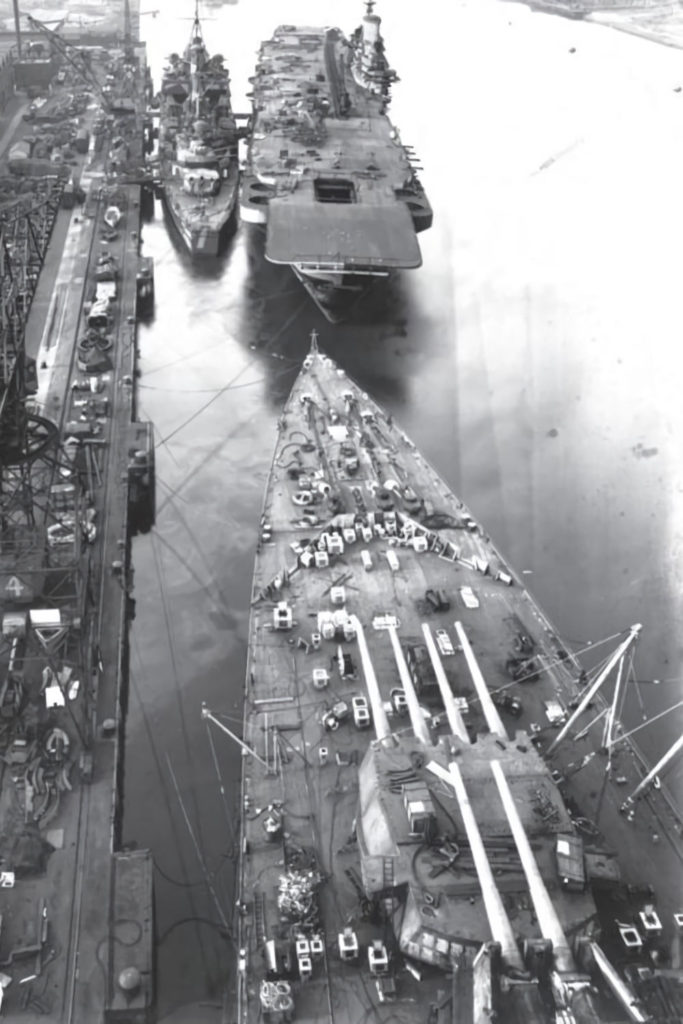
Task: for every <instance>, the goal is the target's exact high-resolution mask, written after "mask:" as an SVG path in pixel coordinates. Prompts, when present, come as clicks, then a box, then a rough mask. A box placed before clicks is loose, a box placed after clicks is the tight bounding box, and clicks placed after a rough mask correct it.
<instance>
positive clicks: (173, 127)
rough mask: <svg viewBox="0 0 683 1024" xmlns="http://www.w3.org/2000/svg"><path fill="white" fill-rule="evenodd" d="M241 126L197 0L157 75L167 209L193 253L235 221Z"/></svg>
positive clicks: (217, 241)
mask: <svg viewBox="0 0 683 1024" xmlns="http://www.w3.org/2000/svg"><path fill="white" fill-rule="evenodd" d="M237 141H238V132H237V126H236V123H235V118H234V116H233V112H232V106H231V99H230V73H229V71H228V69H227V68H226V67H225V65H224V63H223V57H222V56H221V55H220V54H215V55H214V56H210V55H209V52H208V50H207V48H206V44H205V42H204V37H203V35H202V28H201V23H200V21H199V14H198V2H197V6H196V7H195V16H194V20H193V23H192V32H191V35H190V41H189V43H188V45H187V47H186V49H185V52H184V54H183V55H182V57H181V56H179V55H178V54H171V56H170V57H169V59H168V63H167V65H166V67H165V68H164V72H163V76H162V82H161V97H160V115H159V169H160V179H161V190H162V198H163V200H164V203H165V206H166V209H167V211H168V215H169V217H170V219H171V221H172V223H173V225H174V226H175V229H176V230H177V232H178V235H179V236H180V238H181V239H182V241H183V243H184V245H185V246H186V247H187V249H188V250H189V252H190V253H191V254H192V255H193V256H215V255H217V254H218V253H219V252H220V251H221V249H222V248H223V246H224V244H225V242H226V239H227V238H228V236H229V234H230V232H231V231H232V230H234V227H235V216H236V204H237V193H238V184H239V165H238V158H237Z"/></svg>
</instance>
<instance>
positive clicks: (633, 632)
mask: <svg viewBox="0 0 683 1024" xmlns="http://www.w3.org/2000/svg"><path fill="white" fill-rule="evenodd" d="M641 629H642V626H641V625H640V623H636V625H635V626H631V629H630V631H629V635H628V636H627V637H626V639H625V640H623V641H622V643H620V644H619V646H618V647H617V649H616V651H615V652H614V654H613V655H612V657H611V658H610V659H609V661H608V662H607V664H606V665H605V667H604V668H603V670H602V672H600V673H599V674H598V676H597V678H596V680H595V682H594V683H593V684H592V685H591V686H589V687H588V689H587V690H586V692H585V693H584V695H583V697H582V698H581V700H580V702H579V704H578V707H577V708H576V710H575V711H574V713H573V714H572V715H570V717H569V718H568V719H567V721H566V722H565V724H564V725H563V726H562V728H561V729H560V731H559V733H558V734H557V736H556V737H555V739H554V740H553V742H552V743H551V744H550V746H549V747H548V753H549V754H551V753H552V752H553V750H554V749H555V747H556V746H558V744H559V743H561V742H562V740H563V739H564V737H565V736H566V735H567V733H568V732H569V730H570V729H571V727H572V725H573V724H574V722H575V721H576V719H577V718H578V717H579V715H581V714H583V711H584V710H585V708H587V707H588V705H589V704H590V702H591V700H592V699H593V697H594V696H595V694H596V693H597V692H598V690H599V689H600V687H601V686H602V684H603V683H604V682H605V680H606V679H607V677H608V675H609V674H610V672H611V671H612V669H613V668H614V666H615V665H616V664H617V662H618V661H621V659H622V658H623V657H624V655H625V654H626V651H627V650H628V649H629V647H630V646H631V644H632V643H634V641H636V640H637V639H638V636H639V634H640V630H641Z"/></svg>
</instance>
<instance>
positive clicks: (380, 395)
mask: <svg viewBox="0 0 683 1024" xmlns="http://www.w3.org/2000/svg"><path fill="white" fill-rule="evenodd" d="M243 230H244V232H245V235H246V247H247V258H248V269H249V273H248V276H247V279H246V281H245V285H244V287H245V303H244V322H243V329H242V330H241V331H240V341H241V342H242V343H243V344H246V345H248V347H249V348H250V349H252V350H253V351H254V352H256V353H257V354H258V355H259V356H260V358H261V362H262V365H263V367H264V369H265V372H266V379H267V388H266V392H265V395H264V397H265V398H266V400H267V401H268V402H269V403H270V405H271V406H272V407H273V408H275V409H279V408H281V407H282V405H283V404H284V402H285V401H286V399H287V397H288V395H289V392H290V390H291V387H292V384H293V383H294V380H295V379H296V376H297V373H298V372H299V369H300V367H301V363H302V362H303V360H304V358H305V356H306V354H307V352H308V350H309V348H310V344H311V333H312V332H313V331H315V332H316V334H317V336H318V345H319V348H320V349H321V351H323V352H326V353H327V354H328V355H329V356H331V358H332V359H334V360H335V362H336V363H338V364H339V366H340V367H341V368H342V369H343V370H345V372H346V373H348V374H349V376H351V377H353V379H354V380H355V381H356V382H357V383H358V384H359V385H360V386H361V387H362V388H363V389H365V390H367V391H368V393H369V394H370V395H371V396H372V397H373V398H374V399H375V400H376V401H378V402H380V403H382V404H388V405H390V406H391V407H393V408H398V407H400V406H402V405H403V404H404V403H405V402H406V401H407V388H408V382H409V379H410V378H411V376H413V375H414V374H415V373H416V372H417V369H418V361H422V360H424V359H425V357H428V355H429V353H428V352H427V351H425V350H424V349H417V348H415V347H414V346H413V345H412V344H411V343H410V340H409V339H410V336H411V331H410V324H411V321H412V319H413V313H414V311H413V309H412V307H411V293H410V290H409V288H408V287H407V283H406V280H405V277H404V276H403V275H400V274H399V275H396V276H395V277H393V278H390V279H389V280H388V281H386V282H384V281H380V282H378V283H376V285H375V286H374V287H373V289H372V290H371V292H370V294H369V295H368V297H367V300H366V301H365V302H364V304H363V308H362V309H359V310H355V311H354V313H353V315H352V316H351V317H350V318H349V320H348V321H345V322H343V323H339V324H332V323H330V322H329V321H328V320H327V319H326V318H325V316H324V315H323V314H322V313H321V312H320V310H319V309H318V308H317V307H316V305H315V303H314V302H313V300H312V299H311V298H310V296H309V295H308V294H307V292H306V290H305V288H304V287H303V285H302V284H301V283H300V282H299V281H298V280H297V278H296V277H295V275H294V273H293V271H292V270H291V269H290V268H289V267H286V266H277V265H275V264H273V263H269V262H268V260H266V258H265V255H264V232H263V231H262V230H261V229H258V228H253V227H244V228H243ZM283 364H284V366H285V367H286V366H289V368H290V369H289V372H283Z"/></svg>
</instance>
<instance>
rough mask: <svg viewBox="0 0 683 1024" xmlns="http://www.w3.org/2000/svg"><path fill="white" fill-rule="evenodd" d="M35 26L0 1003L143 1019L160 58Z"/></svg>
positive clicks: (149, 962) (19, 232)
mask: <svg viewBox="0 0 683 1024" xmlns="http://www.w3.org/2000/svg"><path fill="white" fill-rule="evenodd" d="M126 9H127V4H126ZM125 23H126V25H127V26H129V18H126V20H125ZM31 27H32V30H33V31H36V32H37V31H41V32H43V33H44V36H45V38H46V39H47V49H48V53H49V57H48V58H47V60H48V62H49V63H50V64H51V65H52V67H51V72H52V74H53V75H54V76H55V78H54V80H53V82H52V88H51V92H50V99H49V101H48V103H47V104H45V107H44V108H43V107H40V108H38V109H37V112H35V113H34V114H33V121H34V123H33V125H32V126H31V127H32V129H33V131H35V126H37V127H38V128H40V127H41V122H42V121H43V119H44V124H45V125H48V126H49V131H48V133H45V134H44V135H43V136H42V138H47V137H48V135H49V137H50V138H51V140H52V142H51V143H50V146H51V152H49V153H47V159H46V160H43V159H41V158H40V157H39V155H38V154H37V153H36V152H35V147H34V152H33V153H29V152H28V151H27V150H26V149H25V147H22V146H21V145H19V143H17V144H16V145H15V146H14V157H13V159H12V160H11V161H10V164H11V165H12V166H11V170H9V169H7V168H5V167H3V169H2V185H3V200H2V203H1V204H0V237H1V241H2V244H0V289H1V292H0V294H1V298H2V313H3V316H2V321H1V322H0V338H1V341H2V347H1V352H2V360H1V362H0V623H1V631H0V633H1V635H0V670H1V671H0V754H1V763H0V782H1V785H0V826H1V827H0V858H1V860H0V866H1V873H0V886H1V887H2V892H1V894H0V914H1V927H0V995H1V997H2V1013H3V1014H4V1015H5V1016H6V1017H7V1018H8V1019H11V1020H13V1021H28V1022H32V1021H38V1020H46V1019H47V1020H54V1021H60V1022H62V1024H64V1022H74V1024H75V1022H78V1024H96V1022H100V1021H107V1022H114V1021H123V1020H125V1021H127V1022H132V1024H149V1022H152V1021H153V1020H154V954H153V910H152V863H151V856H150V854H149V852H148V851H145V850H135V851H125V850H123V849H121V835H120V832H121V813H122V787H123V735H124V732H123V730H124V720H125V713H126V704H127V687H128V640H127V635H128V623H129V621H130V618H131V615H132V614H133V608H134V601H133V599H132V569H131V565H130V539H131V537H132V535H133V534H134V533H135V532H136V531H139V530H146V529H149V527H150V525H151V523H152V520H153V516H154V463H153V442H152V431H151V426H150V425H149V424H148V423H140V422H138V421H137V417H136V399H135V393H136V389H135V378H136V345H137V327H136V324H137V320H138V318H139V317H141V316H144V315H148V314H149V312H150V311H151V305H152V302H153V274H152V267H151V261H149V260H148V259H145V258H144V257H142V256H141V255H140V226H141V220H140V217H141V186H140V170H139V169H140V166H141V164H142V148H143V130H144V120H143V113H144V108H145V104H146V101H147V95H148V84H149V79H148V75H147V71H146V60H145V51H144V47H143V46H142V45H140V44H138V43H135V42H134V41H133V39H132V38H131V35H130V33H129V32H126V33H125V39H124V45H123V47H122V48H120V47H119V46H118V45H117V44H113V46H111V47H108V48H106V49H105V48H102V46H98V47H96V48H94V49H93V48H92V47H86V48H83V47H79V48H72V47H71V46H69V45H66V44H65V43H64V42H63V41H62V40H61V39H60V38H59V36H57V35H56V34H55V33H54V32H52V31H51V30H50V29H48V28H47V27H46V26H42V23H40V22H37V21H36V20H35V19H34V20H33V21H32V23H31ZM41 59H43V63H44V62H45V58H44V57H43V58H41ZM31 70H32V69H31V61H30V57H29V59H28V60H25V61H24V65H23V73H24V74H25V75H30V73H31ZM38 70H39V71H40V72H41V74H43V73H44V71H45V69H44V68H42V67H41V68H39V69H38ZM79 96H81V97H86V99H85V100H84V102H83V103H82V104H80V103H76V105H75V107H74V103H75V99H76V98H77V97H79ZM27 108H28V102H27ZM73 117H77V118H79V120H78V126H76V125H75V124H74V122H73V121H72V120H71V119H72V118H73ZM23 124H24V123H23V122H22V125H23ZM19 128H20V134H21V131H22V128H21V125H20V126H19ZM26 128H28V125H26ZM77 140H78V144H77V145H76V141H77ZM20 141H21V140H20ZM28 144H29V145H31V146H33V145H34V144H33V143H28ZM44 145H45V146H46V147H47V146H48V143H47V142H46V143H45V144H44ZM65 154H67V155H66V156H65ZM41 155H42V151H41ZM46 165H47V166H46ZM62 167H64V168H65V169H66V171H67V172H72V168H73V169H74V171H73V172H72V173H71V174H70V176H69V177H68V178H67V177H66V176H61V174H60V171H61V169H62ZM74 172H75V173H77V175H78V180H74ZM16 180H19V181H21V182H22V187H21V188H20V189H18V190H14V187H13V184H12V183H13V181H16ZM51 236H52V238H51Z"/></svg>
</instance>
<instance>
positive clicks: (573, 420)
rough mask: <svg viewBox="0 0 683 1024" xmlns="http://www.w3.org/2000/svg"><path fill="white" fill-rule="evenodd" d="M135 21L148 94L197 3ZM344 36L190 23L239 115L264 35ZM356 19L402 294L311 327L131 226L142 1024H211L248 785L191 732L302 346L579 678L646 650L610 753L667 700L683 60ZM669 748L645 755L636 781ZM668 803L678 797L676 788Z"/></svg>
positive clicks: (226, 19) (240, 235)
mask: <svg viewBox="0 0 683 1024" xmlns="http://www.w3.org/2000/svg"><path fill="white" fill-rule="evenodd" d="M157 8H161V9H160V10H158V12H157V14H155V15H153V14H152V13H148V14H144V13H143V14H142V16H141V34H142V36H143V38H145V39H146V41H147V45H148V51H149V57H150V61H151V64H152V72H153V76H154V82H155V86H156V87H158V85H159V81H160V72H161V68H162V66H163V62H164V58H165V56H166V55H168V54H169V53H171V52H172V51H177V52H181V51H182V49H183V48H184V46H185V44H186V41H187V39H188V37H189V32H190V25H191V21H190V20H188V19H191V17H192V14H193V3H192V2H191V0H186V2H181V0H173V2H165V3H164V4H163V6H162V5H158V4H155V2H154V0H147V3H146V6H145V4H143V12H144V11H145V9H148V10H149V11H150V12H151V11H153V10H156V9H157ZM362 13H363V5H362V4H361V3H360V2H356V0H343V2H339V0H336V2H333V0H287V2H286V3H285V4H282V3H275V2H274V0H240V2H239V3H237V4H235V3H226V4H223V5H219V4H217V3H211V4H210V5H209V4H206V5H205V6H203V5H201V4H200V17H202V18H203V26H204V33H205V37H206V40H207V44H208V48H209V50H210V52H212V53H215V52H220V53H222V54H223V55H224V57H225V60H226V63H227V64H228V65H229V66H230V68H231V73H232V81H233V105H234V107H235V109H236V110H237V111H238V112H246V111H248V109H249V100H248V98H247V96H246V94H247V92H248V91H249V82H248V78H249V75H251V74H252V73H253V67H254V64H255V59H256V51H257V48H258V44H259V42H260V40H261V39H262V38H263V37H266V36H268V35H270V33H271V31H272V30H273V29H274V28H275V27H276V26H277V25H278V24H280V23H281V22H283V21H287V22H291V23H296V24H311V25H321V24H330V25H334V24H338V25H340V27H341V28H342V29H344V30H345V31H346V32H347V33H350V32H351V31H352V30H353V29H354V28H355V27H356V25H357V24H358V23H359V21H360V18H361V16H362ZM376 13H378V14H380V15H381V16H382V18H383V26H382V27H383V32H384V37H385V42H386V52H387V56H388V58H389V60H390V62H391V64H392V66H394V67H395V68H396V70H397V71H398V73H399V75H400V78H401V81H400V82H399V83H398V84H397V85H396V86H395V88H394V92H393V100H392V106H391V117H392V120H393V121H394V123H395V124H396V126H397V127H398V129H399V131H400V134H401V137H402V139H403V141H404V142H406V143H408V144H410V145H412V146H413V147H414V148H415V151H416V153H417V154H418V155H419V157H420V160H421V165H422V167H423V168H424V169H423V170H422V171H421V172H420V177H421V179H422V181H423V184H424V185H425V188H426V190H427V194H428V196H429V197H430V200H431V202H432V205H433V208H434V225H433V227H432V228H431V230H430V231H428V232H426V233H425V234H423V235H421V236H420V244H421V248H422V253H423V259H424V262H423V266H422V267H421V268H420V269H419V270H416V271H414V272H410V273H406V274H404V275H403V276H402V277H401V278H400V279H399V280H398V281H397V282H396V283H395V284H394V285H392V287H391V290H390V294H389V295H388V296H387V297H386V302H385V304H384V307H383V308H379V307H378V311H377V314H376V316H375V317H374V318H373V319H372V321H371V322H364V323H353V324H342V325H336V326H332V325H330V324H328V323H327V322H326V321H325V320H324V318H323V317H322V315H321V314H320V313H319V312H318V311H317V309H316V308H315V307H314V306H313V304H312V303H311V300H310V299H309V298H308V297H307V296H306V293H305V292H304V291H303V289H302V287H301V286H300V284H299V283H298V282H297V281H296V280H295V278H294V276H293V274H292V273H291V271H289V270H288V269H287V268H278V267H275V266H272V265H268V264H265V263H264V260H263V250H262V241H261V240H260V239H259V238H258V237H254V236H253V235H251V234H250V233H249V231H247V229H245V228H241V229H240V230H239V231H238V232H237V234H236V236H235V238H234V240H233V241H232V243H231V244H230V246H229V248H228V251H227V252H226V253H225V255H224V256H223V257H222V258H220V259H217V260H214V261H212V262H207V263H204V264H202V265H199V266H193V265H192V263H191V261H190V259H189V258H188V257H187V256H186V255H185V254H184V253H183V252H182V250H181V248H180V245H179V243H178V242H177V241H176V240H175V239H173V237H172V236H171V235H170V233H169V229H168V227H167V225H166V224H165V222H164V218H163V215H162V211H161V207H160V205H159V204H157V207H156V211H155V216H154V219H153V220H152V221H151V222H150V223H148V224H146V225H145V227H144V232H143V241H144V250H143V251H144V253H145V254H146V255H151V256H153V257H154V260H155V271H156V314H155V318H154V320H153V322H152V323H150V324H148V325H144V326H142V328H141V330H140V333H139V345H140V352H141V358H140V368H141V376H140V380H139V414H140V418H142V419H150V420H152V421H153V423H154V428H155V435H156V465H157V522H156V526H155V528H154V529H153V531H152V532H151V533H150V534H148V535H145V536H142V537H139V538H138V539H136V541H135V542H134V553H133V555H134V565H135V599H136V618H135V621H134V623H133V629H132V637H131V694H130V705H129V710H128V721H127V736H126V789H125V814H124V840H125V842H126V843H129V844H132V845H138V846H143V847H149V848H150V849H151V850H152V851H153V854H154V860H155V865H156V869H157V870H156V873H155V885H156V915H157V938H158V968H159V974H158V979H159V1011H160V1018H162V1019H164V1018H166V1019H169V1020H174V1021H187V1022H194V1021H198V1020H202V1019H206V1020H216V1021H218V1020H220V1007H221V1000H222V991H223V987H224V982H225V979H226V977H227V975H228V971H229V964H230V961H231V960H232V958H233V955H234V950H233V947H232V945H231V939H230V937H229V935H228V934H227V930H226V928H225V922H228V923H229V922H230V920H231V918H232V912H233V909H234V892H233V889H232V872H233V869H234V858H235V834H234V830H235V827H236V823H237V813H238V811H237V807H236V799H237V793H238V784H239V772H240V763H241V758H240V751H239V748H238V747H237V745H236V744H235V742H234V741H233V740H232V739H230V738H229V737H228V736H227V735H225V734H224V733H222V732H220V731H219V730H217V729H216V728H215V727H214V726H212V725H210V724H209V723H207V722H206V721H203V720H202V717H201V708H202V704H203V703H205V704H206V705H207V706H208V707H209V708H210V709H211V710H213V711H216V712H220V713H221V714H222V715H224V716H227V717H226V718H225V719H224V720H225V722H226V724H228V725H229V726H230V727H234V729H235V730H236V731H237V732H239V728H240V721H241V696H242V688H243V683H244V671H245V663H246V642H247V625H248V616H249V600H250V583H251V572H252V563H253V556H254V549H255V541H256V533H257V524H258V518H259V514H260V507H261V500H262V494H263V488H264V485H265V481H266V475H267V471H268V466H269V463H270V459H271V456H272V449H273V444H274V438H275V425H276V422H277V418H278V416H279V414H280V410H281V407H282V404H283V402H284V399H285V396H286V395H287V392H288V390H289V388H290V386H291V384H292V382H293V379H294V377H295V376H296V373H297V372H298V368H299V366H300V363H301V360H302V358H303V356H304V354H305V353H306V351H307V349H308V345H309V336H310V332H311V330H312V329H314V328H315V329H316V330H317V332H318V335H319V342H320V346H321V348H322V349H323V350H324V351H327V352H328V353H329V354H330V355H332V356H333V357H334V358H335V359H336V360H337V361H338V362H339V364H340V365H341V366H342V367H343V368H344V369H345V370H346V371H347V372H348V373H349V374H350V375H352V376H353V377H354V378H355V379H356V380H357V381H358V382H359V383H361V384H362V386H363V387H365V388H366V389H367V391H368V393H369V394H371V395H372V396H373V397H374V398H375V399H376V400H377V401H379V402H380V403H381V404H383V405H384V406H385V407H386V408H387V409H388V410H389V411H390V412H391V413H392V415H393V416H394V418H395V420H396V421H398V422H399V423H400V424H401V425H402V426H403V427H404V428H405V430H406V432H407V433H408V434H409V435H410V436H411V437H412V439H413V440H414V441H415V442H416V443H417V444H418V446H419V447H420V448H421V449H422V451H423V453H424V455H425V456H426V457H427V458H428V459H429V460H430V461H431V462H432V464H433V465H434V466H435V467H436V468H437V470H438V471H439V472H440V473H441V475H442V476H443V477H444V478H445V479H446V481H447V482H448V483H449V484H450V485H451V486H452V488H453V489H454V491H455V493H456V494H458V495H460V496H461V497H462V498H463V500H464V501H466V503H467V504H468V505H469V507H470V509H471V510H472V512H473V513H474V514H475V515H476V516H477V518H478V519H479V520H480V521H481V522H482V523H483V524H485V528H486V530H487V531H488V532H489V533H490V534H491V536H492V537H493V538H494V539H495V541H496V543H497V545H498V547H499V548H500V549H501V551H502V552H503V553H504V554H505V555H506V557H507V558H508V559H509V561H510V563H511V564H512V565H513V566H514V567H515V568H516V569H517V571H518V572H520V573H523V574H524V579H525V581H526V582H527V584H528V586H529V587H530V589H531V590H532V592H533V594H534V596H535V597H536V598H537V599H538V601H539V602H540V604H541V605H542V607H543V608H544V610H545V611H546V613H547V615H548V616H549V618H550V619H551V620H552V621H553V622H554V623H555V624H556V626H557V628H558V630H559V632H560V634H561V635H562V636H563V637H564V638H565V640H566V642H567V644H568V645H571V646H572V647H573V648H574V649H575V650H580V651H582V652H585V654H583V655H582V657H585V658H586V660H587V663H588V664H591V663H592V662H591V659H593V661H595V660H597V657H598V656H604V655H605V654H606V653H607V651H608V650H610V649H611V647H610V646H609V645H607V646H603V645H600V641H602V640H603V639H604V638H606V637H610V636H613V635H614V634H617V633H619V632H620V631H622V630H624V629H627V628H628V627H629V626H630V625H632V624H633V623H636V622H641V623H642V624H643V633H642V639H641V641H640V643H639V646H638V650H637V654H636V661H635V670H636V676H637V679H638V681H639V682H638V684H637V685H632V687H631V693H630V697H629V702H628V706H627V709H626V718H627V724H628V725H629V726H630V727H635V726H637V725H639V724H641V723H644V722H645V720H646V718H652V717H654V716H655V715H657V714H658V713H659V712H661V711H663V710H665V709H666V708H668V707H670V706H672V705H674V704H675V703H676V702H677V701H678V700H679V699H680V693H681V686H680V678H681V650H682V646H683V644H682V641H681V636H680V629H679V624H680V622H681V620H682V612H683V601H682V595H681V582H680V581H681V579H682V578H683V551H682V547H681V535H682V533H681V514H682V512H683V470H682V469H681V458H680V452H681V450H683V412H682V408H683V407H682V404H681V401H680V396H679V391H680V387H681V383H680V382H681V381H682V380H683V372H682V371H683V366H682V365H681V364H682V363H683V357H682V356H681V341H680V339H681V337H683V308H682V307H681V303H680V299H679V292H680V284H679V276H680V275H679V267H680V257H679V253H678V249H679V240H680V239H681V238H682V237H683V206H682V205H681V203H680V198H679V189H680V185H679V183H680V181H681V180H683V92H681V91H679V90H680V87H681V86H683V70H682V69H681V61H680V54H679V52H678V51H677V50H675V49H669V48H667V47H664V46H661V45H657V44H655V43H651V42H648V41H645V40H642V39H638V38H636V37H634V36H630V35H627V34H625V33H621V32H616V31H613V30H611V29H608V28H604V27H601V26H597V25H591V24H588V23H584V22H578V21H571V20H564V19H561V18H556V17H551V16H547V15H541V14H532V13H531V12H530V11H529V10H528V9H527V8H525V7H523V6H521V5H518V4H513V3H503V2H500V0H498V2H494V0H490V2H486V0H467V2H460V3H455V4H453V5H444V4H443V3H439V2H437V0H424V2H423V3H421V4H420V5H415V4H413V3H409V2H408V0H392V2H391V3H388V2H387V3H380V4H378V7H377V10H376ZM613 644H614V641H613ZM594 651H595V653H593V652H594ZM682 721H683V718H682V717H681V713H680V711H678V712H673V713H672V714H671V715H669V716H668V717H664V718H663V719H660V720H658V721H657V722H656V723H655V724H654V725H652V726H651V727H650V728H644V729H643V730H642V731H641V732H640V733H639V734H638V735H639V739H640V740H641V742H642V746H643V748H644V750H645V751H646V753H647V754H648V756H649V757H650V758H651V759H653V760H654V759H656V758H657V757H658V756H659V755H660V754H661V753H662V752H663V751H664V749H665V748H666V746H667V745H669V744H670V743H671V742H673V739H674V738H675V737H676V736H677V735H678V733H679V732H680V729H681V723H682ZM664 781H666V783H667V785H669V786H670V787H671V788H672V789H673V790H677V791H678V793H679V795H680V788H681V785H680V784H681V781H683V766H681V765H680V764H679V765H673V766H671V767H670V769H669V770H668V771H667V772H666V773H665V779H664ZM228 1019H230V1018H229V1016H228Z"/></svg>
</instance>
